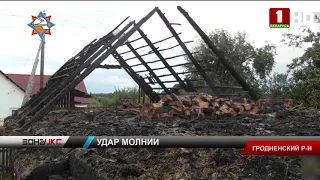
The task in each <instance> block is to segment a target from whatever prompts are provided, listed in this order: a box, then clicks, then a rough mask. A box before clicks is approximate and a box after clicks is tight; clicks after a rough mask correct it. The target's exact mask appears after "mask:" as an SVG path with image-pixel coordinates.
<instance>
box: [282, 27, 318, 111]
mask: <svg viewBox="0 0 320 180" xmlns="http://www.w3.org/2000/svg"><path fill="white" fill-rule="evenodd" d="M302 33H303V34H302V35H294V34H284V35H283V36H284V37H285V39H283V40H282V42H284V43H285V44H287V45H288V46H295V47H302V45H303V44H308V45H310V47H308V48H307V49H306V51H305V52H304V54H303V55H302V56H301V57H299V58H295V59H293V60H292V62H291V63H290V64H288V66H287V67H288V73H292V78H291V79H290V81H291V82H292V83H293V84H294V87H293V88H292V93H291V97H292V98H293V99H295V101H296V102H298V103H303V104H304V105H305V106H313V107H316V108H320V100H319V99H320V69H316V68H315V67H314V64H313V63H312V62H313V60H315V59H320V43H319V41H320V33H319V32H313V31H311V30H310V28H303V29H302Z"/></svg>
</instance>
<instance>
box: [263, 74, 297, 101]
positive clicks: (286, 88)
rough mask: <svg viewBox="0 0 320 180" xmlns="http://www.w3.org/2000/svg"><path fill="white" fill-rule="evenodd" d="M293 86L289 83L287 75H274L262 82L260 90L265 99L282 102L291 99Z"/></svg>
mask: <svg viewBox="0 0 320 180" xmlns="http://www.w3.org/2000/svg"><path fill="white" fill-rule="evenodd" d="M292 88H293V84H292V82H291V81H289V78H288V74H283V73H274V74H273V75H272V76H271V77H269V79H266V80H265V81H264V82H262V85H261V90H262V91H263V92H264V96H265V98H270V99H272V100H276V101H283V100H284V99H289V98H291V91H292Z"/></svg>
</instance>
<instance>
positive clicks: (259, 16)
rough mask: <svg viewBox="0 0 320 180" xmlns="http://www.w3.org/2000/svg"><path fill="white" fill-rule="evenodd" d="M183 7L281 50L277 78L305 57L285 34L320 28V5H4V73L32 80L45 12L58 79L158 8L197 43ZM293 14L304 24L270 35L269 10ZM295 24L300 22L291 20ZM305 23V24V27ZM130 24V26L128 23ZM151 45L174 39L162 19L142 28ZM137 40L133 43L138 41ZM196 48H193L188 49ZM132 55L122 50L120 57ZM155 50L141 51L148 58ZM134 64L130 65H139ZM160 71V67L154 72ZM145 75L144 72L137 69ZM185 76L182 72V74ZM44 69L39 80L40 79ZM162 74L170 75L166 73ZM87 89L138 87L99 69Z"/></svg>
mask: <svg viewBox="0 0 320 180" xmlns="http://www.w3.org/2000/svg"><path fill="white" fill-rule="evenodd" d="M178 5H180V6H182V7H183V8H184V9H185V10H186V11H187V12H189V14H190V16H191V17H192V18H193V19H194V20H195V21H196V22H197V23H198V25H199V26H200V27H201V28H202V29H203V30H204V31H206V32H208V31H210V30H213V29H216V28H224V29H226V30H228V31H229V32H230V33H232V34H234V33H236V32H237V31H246V32H247V33H248V34H249V39H250V40H251V41H254V42H255V45H256V46H257V47H260V46H262V45H264V43H265V41H268V42H269V43H272V44H276V45H277V47H278V48H277V53H278V55H277V56H276V66H275V68H274V71H275V72H285V71H286V64H288V63H290V62H291V60H292V59H293V58H295V57H299V56H300V55H301V54H302V53H303V49H295V48H290V47H286V46H285V45H283V44H282V43H281V42H280V40H281V38H282V36H281V34H282V33H291V32H293V33H298V32H299V27H300V26H312V27H313V28H317V26H316V25H315V24H312V23H311V21H310V20H309V22H307V19H306V17H305V15H311V14H312V12H317V11H319V8H318V7H319V5H320V2H315V1H314V2H305V1H303V2H288V1H285V2H278V1H270V2H267V1H263V2H250V1H248V2H243V1H239V2H231V1H225V2H217V1H204V2H200V1H194V2H192V1H189V2H182V1H181V2H174V1H162V2H157V1H145V2H144V1H141V2H130V1H127V2H119V1H118V2H110V1H103V2H91V1H90V2H89V1H87V2H80V1H78V2H65V1H59V2H41V3H39V2H0V29H1V33H0V59H1V61H0V70H1V71H3V72H5V73H16V74H18V73H23V74H30V72H31V69H32V66H33V63H34V59H35V56H36V53H37V49H38V47H39V43H40V41H39V36H37V35H34V36H31V32H32V29H31V28H30V27H29V26H27V24H29V23H30V22H31V21H32V19H31V15H33V16H37V15H38V14H39V12H40V11H42V10H45V12H46V13H47V15H51V16H52V17H51V21H52V23H54V24H55V26H54V27H53V28H52V29H51V33H52V35H51V36H46V46H45V74H48V75H52V74H53V73H54V72H55V71H56V70H57V69H58V68H59V67H60V66H61V65H63V64H64V63H65V62H66V61H67V60H68V59H69V58H71V57H72V56H74V55H75V54H76V53H78V52H79V51H80V50H81V49H82V48H83V47H84V46H85V45H86V44H88V43H89V42H90V41H92V40H93V39H95V38H100V37H102V36H103V35H105V34H107V33H108V32H109V31H110V30H112V29H113V28H114V27H115V26H116V25H117V24H119V23H120V22H121V21H122V20H123V19H124V18H126V17H127V16H130V19H129V20H136V22H137V21H139V20H140V19H141V18H142V17H143V16H145V15H146V14H147V13H148V12H149V11H151V10H152V8H154V7H155V6H158V7H159V8H160V9H161V10H162V12H164V13H165V15H166V17H167V18H168V19H169V21H170V22H172V23H181V24H182V26H174V27H175V29H176V31H177V32H182V35H181V38H182V39H183V41H189V40H196V39H197V33H196V32H195V31H194V30H193V28H192V27H191V26H190V25H189V24H188V22H187V21H186V19H185V18H184V17H183V16H182V14H180V12H179V11H178V10H177V6H178ZM271 7H284V8H290V10H291V12H292V13H293V12H298V13H302V12H303V13H304V16H303V17H302V16H301V15H300V14H299V15H298V16H297V19H299V22H298V23H291V27H290V29H270V28H269V26H268V23H269V8H271ZM291 18H292V19H294V16H293V15H292V16H291ZM301 18H304V22H301ZM128 22H129V21H128ZM141 29H142V30H143V31H144V32H145V33H146V34H147V35H148V37H149V38H150V39H151V41H153V42H154V41H157V40H160V39H163V38H166V37H169V36H170V32H169V30H167V29H166V27H165V25H164V24H163V23H162V21H161V20H160V18H159V17H158V15H155V16H154V17H152V18H151V19H150V21H149V22H147V23H146V24H145V25H143V26H142V28H141ZM135 37H138V36H137V34H135V35H134V36H132V37H131V39H134V38H135ZM176 44H177V42H176V41H175V40H174V39H172V40H169V41H166V42H164V43H160V44H158V45H157V47H159V48H160V49H163V48H167V47H171V46H174V45H176ZM133 45H134V46H135V47H138V46H140V45H145V42H143V40H142V41H139V42H136V43H133ZM192 46H194V43H190V44H188V47H189V48H190V49H191V47H192ZM126 50H127V49H125V48H120V49H118V51H119V52H124V51H126ZM148 51H150V49H144V50H139V51H138V52H139V53H140V54H144V53H146V52H148ZM176 54H182V50H181V49H180V48H174V49H173V50H170V51H166V52H164V53H163V56H164V57H170V56H173V55H176ZM132 56H133V55H132V54H126V55H124V58H125V59H126V58H130V57H132ZM157 59H158V58H157V57H156V56H155V55H151V56H146V61H151V60H157ZM182 61H183V60H182V59H176V60H174V61H170V64H171V65H173V64H179V63H181V62H182ZM137 62H138V61H137V60H132V61H130V62H129V64H131V65H132V64H136V63H137ZM102 64H116V62H115V60H114V59H113V58H107V59H106V60H105V61H104V62H103V63H102ZM155 66H157V67H159V66H160V65H159V64H154V65H153V66H151V67H155ZM137 69H139V67H137ZM177 71H179V69H177ZM39 72H40V70H39V66H38V70H37V74H39ZM157 73H160V74H161V73H166V71H165V70H162V71H159V72H157ZM85 83H86V86H87V89H88V91H89V92H93V93H97V92H112V91H114V89H115V88H118V87H120V88H122V87H128V86H135V82H134V81H133V80H132V79H131V78H130V77H129V76H128V75H127V74H126V72H125V71H124V70H121V69H120V70H105V69H97V70H95V71H94V72H93V73H92V74H90V75H89V76H88V77H87V78H86V79H85Z"/></svg>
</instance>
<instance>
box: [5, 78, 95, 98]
mask: <svg viewBox="0 0 320 180" xmlns="http://www.w3.org/2000/svg"><path fill="white" fill-rule="evenodd" d="M5 75H6V76H8V77H9V78H10V79H11V80H12V81H14V82H15V83H16V84H17V85H19V86H20V88H22V89H24V90H26V89H27V86H28V81H29V77H30V75H27V74H5ZM50 77H51V76H48V75H44V76H43V81H44V82H43V83H44V84H46V83H47V82H48V80H49V78H50ZM76 89H77V90H79V91H82V92H84V93H88V92H87V88H86V85H85V84H84V82H83V81H81V83H80V84H78V85H77V87H76ZM39 90H40V75H35V76H34V85H33V89H32V93H31V95H34V94H36V93H37V92H38V91H39ZM74 100H75V101H76V102H80V103H82V104H90V102H91V99H90V98H81V97H75V99H74Z"/></svg>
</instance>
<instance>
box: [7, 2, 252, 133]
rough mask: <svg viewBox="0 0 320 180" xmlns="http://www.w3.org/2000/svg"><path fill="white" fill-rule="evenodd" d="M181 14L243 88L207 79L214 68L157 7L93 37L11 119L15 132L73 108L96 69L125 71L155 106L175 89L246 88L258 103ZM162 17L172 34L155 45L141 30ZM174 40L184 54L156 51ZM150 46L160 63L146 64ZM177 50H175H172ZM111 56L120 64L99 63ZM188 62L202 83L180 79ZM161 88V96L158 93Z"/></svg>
mask: <svg viewBox="0 0 320 180" xmlns="http://www.w3.org/2000/svg"><path fill="white" fill-rule="evenodd" d="M178 10H179V11H180V12H181V14H182V15H183V16H184V17H185V18H186V19H187V21H188V22H189V23H190V25H191V26H192V27H193V28H194V29H195V30H196V31H197V32H198V34H199V35H200V37H201V38H202V39H203V40H204V42H205V43H206V44H207V45H208V47H209V48H210V49H211V50H212V52H214V53H215V54H216V55H217V57H218V58H219V59H220V63H221V64H223V65H224V66H225V67H226V69H227V70H228V71H229V72H230V74H232V75H233V77H234V78H235V79H236V80H237V81H238V83H239V84H240V85H241V86H242V87H231V86H230V87H229V86H216V85H215V84H214V81H213V80H212V79H210V78H209V77H208V75H207V74H206V72H207V71H210V69H204V68H203V67H201V65H199V63H198V61H197V60H196V59H195V58H194V57H193V52H190V50H188V48H187V46H186V45H185V43H187V42H183V40H182V39H181V38H180V37H179V34H180V33H177V32H176V31H175V29H174V28H173V26H174V25H177V23H170V21H169V20H168V19H167V17H165V15H164V13H163V12H162V11H161V10H160V9H159V8H158V7H156V8H154V9H153V10H152V11H151V12H150V13H148V14H147V15H146V16H145V17H144V18H142V19H141V20H140V21H139V22H135V21H131V22H129V23H128V24H127V25H125V26H124V27H123V28H122V29H121V30H120V26H122V25H123V24H124V23H125V21H126V20H127V19H128V18H129V17H127V18H126V19H125V20H123V21H122V22H121V23H120V24H119V25H117V26H116V27H115V28H114V29H113V30H112V31H111V32H109V33H108V34H107V35H105V36H103V37H102V38H100V39H98V40H97V39H94V40H93V41H92V42H90V43H89V44H88V45H86V46H85V47H84V48H83V49H82V50H81V51H80V52H79V53H78V54H76V55H75V56H74V57H72V58H71V59H69V60H68V61H67V62H66V63H65V64H64V65H63V66H62V67H61V68H60V69H59V70H58V71H57V72H56V73H55V74H54V75H53V76H51V78H50V80H49V82H48V84H47V86H46V87H45V88H43V89H42V90H41V91H40V92H38V94H36V95H35V96H34V97H32V98H31V99H30V100H29V101H28V102H27V103H25V104H24V105H23V106H22V107H21V108H20V109H19V111H18V112H17V113H16V114H15V115H13V117H12V118H14V119H16V120H17V125H18V127H17V128H15V129H16V130H17V131H23V130H25V129H26V128H28V127H30V126H31V125H32V123H33V122H36V121H39V120H40V119H41V118H42V117H43V116H45V115H46V114H47V113H48V112H49V111H50V110H52V108H54V107H56V106H57V105H59V106H60V107H69V106H70V92H72V91H73V89H74V88H75V86H76V85H78V84H79V83H80V82H81V81H82V80H83V79H84V78H86V77H87V76H88V75H89V74H90V73H91V72H92V71H94V70H95V69H96V68H106V69H108V68H123V69H124V70H125V71H126V72H127V73H128V74H129V75H130V76H131V78H132V79H133V80H134V81H135V82H136V83H137V84H138V86H139V88H140V90H141V92H143V93H145V94H146V95H147V96H148V97H149V98H150V100H151V101H152V102H157V101H159V100H160V96H161V95H162V94H163V93H164V94H171V93H173V92H175V91H176V90H177V89H183V90H184V91H185V92H197V89H199V88H208V89H210V90H211V91H212V93H213V94H214V95H217V96H223V95H224V94H223V93H221V92H222V89H243V90H244V91H246V92H248V93H249V95H250V96H251V97H252V98H253V99H254V100H256V99H257V97H256V95H255V93H254V92H253V90H252V89H251V87H250V86H249V85H248V84H247V82H246V81H245V80H244V79H243V78H242V77H241V76H240V75H239V74H238V73H237V72H236V70H235V69H234V68H233V67H232V65H231V64H230V63H228V62H227V59H226V58H225V57H224V55H223V54H222V53H220V52H219V50H218V49H217V48H216V47H215V45H214V44H213V43H212V42H211V41H210V40H209V38H208V36H207V35H206V34H205V33H204V32H203V31H202V30H201V29H200V27H199V26H198V25H197V24H196V23H195V21H194V20H193V19H192V18H191V17H190V16H189V14H188V13H187V12H186V11H185V10H184V9H183V8H181V7H180V6H178ZM155 14H158V15H159V17H160V18H161V19H162V21H163V22H164V25H165V26H166V27H167V28H168V29H169V31H170V32H171V33H172V36H171V37H169V38H166V39H162V40H160V41H157V42H152V41H151V40H150V39H149V38H148V37H147V35H146V34H145V33H144V32H143V31H142V30H141V28H140V27H141V26H142V25H143V24H144V23H146V22H147V21H148V20H149V19H150V18H151V17H152V16H153V15H155ZM134 33H138V34H139V35H140V37H139V38H137V39H133V40H131V39H129V38H130V37H131V36H132V35H133V34H134ZM170 38H175V39H176V41H177V42H178V45H176V46H180V47H181V48H182V49H183V51H184V54H181V55H176V56H173V57H167V58H165V57H163V55H162V54H161V51H165V50H167V49H171V48H173V47H171V48H166V49H158V48H157V47H156V44H157V43H159V42H163V41H166V40H167V39H170ZM141 40H143V41H145V42H146V43H147V45H145V46H140V47H133V45H132V43H133V42H135V41H141ZM120 46H127V47H128V48H129V49H130V52H131V53H133V54H134V55H135V56H134V57H132V58H129V59H124V58H123V57H122V55H123V54H126V53H128V52H129V51H127V52H118V51H117V49H118V48H119V47H120ZM145 47H149V48H151V49H152V51H151V52H149V53H148V54H155V55H156V56H157V57H158V58H159V59H158V60H155V61H149V62H147V61H145V59H144V58H143V56H146V55H148V54H143V55H141V54H139V53H138V52H137V50H138V49H141V48H145ZM174 47H175V46H174ZM109 56H113V57H114V58H115V59H116V60H117V61H118V63H119V65H101V63H102V62H103V61H104V60H105V59H106V58H108V57H109ZM183 56H187V57H188V58H189V59H190V62H187V63H183V64H177V65H174V66H170V65H169V63H168V62H169V61H170V60H171V59H174V58H177V57H183ZM134 58H136V59H138V60H139V61H140V63H139V64H130V60H131V59H134ZM155 62H162V63H163V65H164V67H159V68H151V67H150V64H151V63H155ZM185 64H192V65H194V67H195V69H196V71H195V72H192V73H198V74H199V75H200V76H201V77H202V79H182V77H181V75H183V74H187V73H191V72H176V71H175V70H174V69H173V68H174V67H177V66H183V65H185ZM136 66H143V67H144V68H145V70H141V71H135V70H134V69H133V67H136ZM160 69H167V70H168V71H169V72H170V74H161V75H159V74H157V73H155V71H156V70H160ZM141 73H148V74H149V75H148V76H146V77H142V76H141ZM168 76H171V77H173V78H174V80H173V81H163V80H161V77H168ZM193 81H203V82H205V83H204V84H205V85H204V86H194V85H193V84H192V82H193ZM172 82H175V83H177V84H178V86H174V87H168V86H167V85H166V83H172ZM153 84H158V85H159V86H160V87H153V86H152V85H153ZM159 90H160V92H159Z"/></svg>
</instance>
